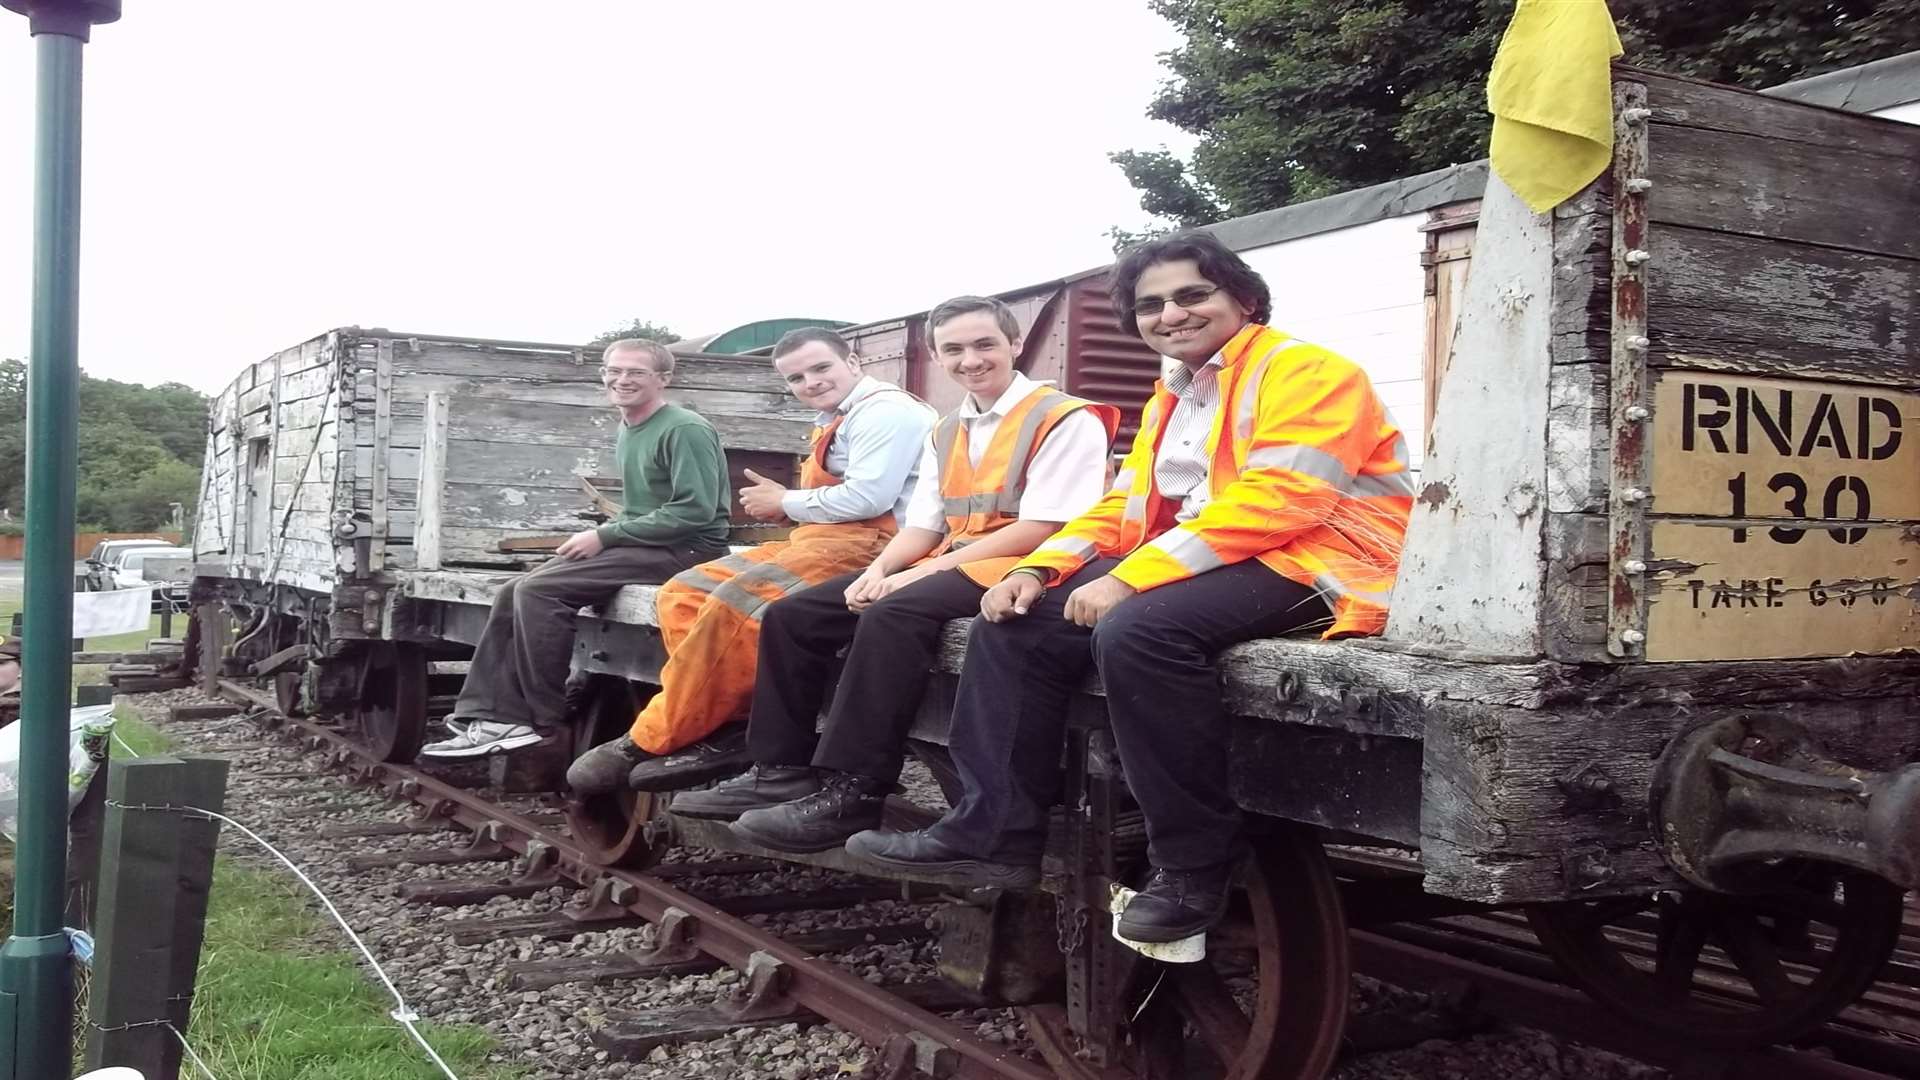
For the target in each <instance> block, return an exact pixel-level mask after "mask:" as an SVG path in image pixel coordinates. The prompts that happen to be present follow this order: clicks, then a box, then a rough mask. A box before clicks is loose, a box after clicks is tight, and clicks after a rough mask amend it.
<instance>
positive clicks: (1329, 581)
mask: <svg viewBox="0 0 1920 1080" xmlns="http://www.w3.org/2000/svg"><path fill="white" fill-rule="evenodd" d="M1313 585H1314V588H1316V589H1319V590H1320V591H1321V592H1322V593H1330V594H1332V595H1334V596H1350V597H1358V598H1359V599H1362V600H1365V601H1367V602H1368V603H1371V604H1376V605H1379V606H1381V607H1385V606H1386V603H1387V600H1388V598H1389V597H1391V596H1392V595H1393V587H1392V586H1391V585H1389V586H1388V587H1387V588H1385V589H1361V588H1356V587H1355V586H1352V585H1349V584H1347V583H1346V582H1344V581H1341V580H1340V579H1339V578H1337V577H1334V576H1333V575H1332V574H1331V573H1326V572H1322V573H1319V574H1315V575H1314V577H1313Z"/></svg>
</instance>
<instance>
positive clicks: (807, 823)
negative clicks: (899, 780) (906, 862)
mask: <svg viewBox="0 0 1920 1080" xmlns="http://www.w3.org/2000/svg"><path fill="white" fill-rule="evenodd" d="M890 786H892V785H889V784H886V783H884V782H882V781H879V780H875V779H872V778H870V777H865V776H850V775H848V774H846V773H833V774H831V775H829V776H828V777H827V779H826V781H825V782H824V784H823V785H822V786H821V788H820V790H819V791H816V792H814V793H813V794H811V795H809V796H807V797H806V798H804V799H795V800H794V801H792V802H789V803H781V804H780V805H779V806H768V807H764V808H762V809H759V810H749V811H747V812H746V813H744V814H742V815H740V818H739V820H737V821H735V822H734V823H733V835H735V836H737V837H739V838H740V839H742V840H745V841H747V842H748V843H750V844H758V845H759V846H761V847H764V848H772V849H773V850H774V851H785V852H788V853H790V854H796V855H805V854H810V853H812V852H816V851H830V850H832V849H834V848H837V847H841V846H843V845H845V844H846V842H847V837H849V836H852V835H853V834H854V833H857V832H860V831H862V830H864V829H872V828H875V827H877V826H878V825H879V824H880V817H881V814H882V812H883V811H884V810H885V809H886V806H887V789H888V788H889V787H890Z"/></svg>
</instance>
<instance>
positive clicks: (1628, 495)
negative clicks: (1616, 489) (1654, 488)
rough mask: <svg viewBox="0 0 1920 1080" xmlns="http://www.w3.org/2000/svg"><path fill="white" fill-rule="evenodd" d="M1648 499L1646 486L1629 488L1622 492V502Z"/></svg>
mask: <svg viewBox="0 0 1920 1080" xmlns="http://www.w3.org/2000/svg"><path fill="white" fill-rule="evenodd" d="M1646 499H1647V489H1646V488H1628V489H1627V490H1625V491H1623V492H1621V493H1620V501H1621V502H1630V503H1637V502H1645V501H1646Z"/></svg>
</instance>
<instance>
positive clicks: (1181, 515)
mask: <svg viewBox="0 0 1920 1080" xmlns="http://www.w3.org/2000/svg"><path fill="white" fill-rule="evenodd" d="M1113 298H1114V307H1115V309H1116V313H1117V314H1119V315H1120V317H1121V322H1122V324H1123V325H1129V326H1132V327H1133V328H1134V329H1135V332H1137V333H1138V334H1139V335H1140V337H1141V338H1142V339H1144V340H1145V341H1146V342H1147V343H1148V344H1149V345H1152V346H1153V348H1154V349H1155V351H1157V352H1159V353H1161V354H1162V355H1163V356H1166V357H1168V358H1169V359H1170V360H1171V361H1173V362H1172V363H1170V364H1168V365H1167V367H1166V376H1165V378H1164V379H1163V380H1162V382H1161V384H1160V385H1159V386H1157V387H1156V388H1155V391H1154V395H1153V397H1152V399H1151V400H1150V401H1148V403H1147V406H1146V411H1145V413H1144V415H1143V416H1142V418H1141V424H1140V433H1139V435H1138V436H1137V437H1136V438H1135V440H1134V443H1133V449H1132V450H1131V451H1129V452H1128V454H1127V457H1126V460H1125V461H1124V462H1123V463H1122V464H1121V467H1120V474H1119V476H1118V477H1117V478H1116V480H1115V482H1114V485H1113V488H1112V490H1110V491H1108V492H1107V494H1106V496H1105V497H1104V498H1102V499H1101V500H1100V502H1099V503H1098V504H1097V505H1095V506H1094V508H1093V509H1092V510H1090V511H1088V512H1087V513H1085V514H1082V515H1081V516H1080V517H1078V518H1075V519H1074V520H1073V521H1070V522H1068V523H1067V525H1066V526H1065V527H1064V528H1062V529H1061V530H1060V531H1059V532H1058V533H1056V534H1054V536H1052V537H1051V538H1049V539H1048V540H1047V541H1046V542H1045V543H1043V544H1041V545H1040V546H1039V547H1038V548H1037V549H1035V551H1034V553H1033V554H1032V555H1030V556H1028V557H1027V558H1026V559H1025V560H1023V561H1022V562H1021V563H1020V564H1019V566H1017V567H1016V568H1014V570H1013V571H1011V572H1010V573H1009V574H1008V575H1007V576H1006V577H1005V578H1003V579H1002V580H1001V581H1000V583H999V584H997V585H995V586H994V587H993V588H992V589H990V590H988V592H987V594H986V596H985V597H983V598H982V600H981V604H980V612H981V616H982V619H981V620H980V621H977V622H975V623H974V628H973V632H972V634H971V635H970V637H969V639H968V643H967V658H966V664H965V667H964V668H963V670H962V672H961V676H960V687H959V691H958V694H957V696H956V699H955V703H954V711H953V725H952V728H951V731H950V733H949V748H950V749H951V751H952V753H953V759H954V765H955V766H956V770H957V772H958V773H959V775H960V779H961V781H962V782H963V783H964V785H965V788H966V793H965V796H964V797H963V798H962V799H961V800H960V803H959V805H957V806H956V807H954V808H953V809H952V810H951V811H949V812H948V813H947V815H946V816H945V817H944V818H942V819H941V820H940V821H938V822H936V823H935V824H934V825H932V826H931V827H929V828H927V829H922V830H918V831H916V832H909V833H898V832H888V831H881V830H869V831H866V832H861V833H856V834H855V835H854V836H853V837H852V838H850V839H849V840H848V841H847V850H848V851H849V852H851V853H853V854H854V855H856V856H857V857H861V858H864V859H867V860H871V861H872V862H874V863H876V864H879V865H881V866H885V867H888V868H891V869H895V870H909V871H912V870H919V871H932V872H937V873H943V874H955V875H962V876H966V877H969V878H971V879H974V880H977V881H979V882H980V883H982V884H996V885H1004V886H1012V887H1026V886H1029V885H1031V884H1033V883H1034V882H1036V881H1037V880H1038V878H1039V864H1040V852H1041V847H1042V845H1043V843H1044V841H1045V839H1046V827H1047V812H1048V808H1049V804H1050V802H1051V799H1052V794H1053V792H1054V790H1055V789H1056V787H1057V783H1056V781H1057V779H1058V762H1059V759H1060V743H1061V738H1062V734H1063V731H1064V728H1065V713H1066V706H1067V701H1068V698H1069V697H1070V695H1072V694H1075V693H1077V692H1078V691H1079V687H1080V684H1081V682H1082V680H1083V679H1084V678H1085V677H1086V675H1087V672H1088V669H1089V668H1094V669H1097V670H1098V672H1099V675H1100V678H1101V681H1102V682H1103V683H1104V685H1105V687H1106V704H1107V712H1108V715H1109V717H1110V718H1111V721H1112V725H1113V737H1114V742H1115V744H1116V746H1117V748H1118V750H1119V753H1120V759H1121V763H1122V765H1123V767H1124V769H1125V773H1126V779H1127V786H1128V788H1129V789H1130V790H1131V791H1132V793H1133V796H1134V798H1135V800H1136V801H1138V803H1139V804H1140V809H1141V812H1142V814H1143V815H1144V817H1145V819H1146V827H1147V841H1148V847H1147V856H1148V859H1149V861H1150V862H1151V863H1152V864H1153V868H1154V874H1153V877H1152V878H1151V879H1150V881H1149V882H1148V884H1147V886H1146V887H1145V888H1144V889H1142V890H1141V891H1140V893H1139V894H1138V895H1136V896H1135V897H1134V898H1133V900H1132V901H1131V902H1130V903H1129V904H1128V905H1127V908H1126V910H1125V912H1124V913H1122V915H1121V917H1120V920H1119V923H1118V925H1117V927H1116V928H1117V930H1118V931H1119V933H1120V934H1121V936H1123V937H1125V938H1128V939H1130V940H1134V941H1151V942H1165V941H1177V940H1180V939H1182V938H1186V937H1190V936H1192V935H1194V934H1196V933H1200V932H1201V931H1204V930H1205V929H1207V928H1208V927H1210V926H1212V925H1213V924H1214V923H1215V922H1217V921H1218V920H1219V919H1220V917H1221V915H1222V914H1223V913H1224V912H1225V910H1226V904H1227V897H1228V884H1229V880H1230V877H1231V872H1232V867H1233V864H1234V862H1235V861H1236V860H1237V859H1238V857H1239V855H1240V852H1241V842H1240V836H1239V811H1238V809H1237V807H1236V806H1235V805H1234V802H1233V798H1232V796H1231V795H1230V794H1229V791H1228V783H1227V764H1228V734H1229V724H1228V720H1229V718H1228V714H1227V711H1226V707H1225V705H1224V703H1223V702H1222V701H1221V696H1220V686H1219V683H1218V681H1217V677H1216V674H1215V671H1214V667H1213V656H1214V654H1215V653H1217V652H1219V651H1220V650H1221V649H1223V648H1225V647H1226V646H1228V645H1231V644H1234V643H1235V642H1239V641H1245V640H1247V639H1249V638H1257V637H1271V636H1274V635H1276V634H1283V633H1286V632H1288V631H1291V630H1297V629H1300V628H1302V627H1306V626H1314V625H1323V626H1324V627H1325V629H1324V636H1327V637H1335V636H1341V635H1350V634H1373V633H1378V632H1379V631H1380V630H1381V629H1382V628H1383V627H1384V626H1385V624H1386V619H1387V597H1388V593H1389V592H1390V590H1391V588H1392V585H1393V579H1394V574H1395V572H1396V571H1397V569H1398V566H1399V558H1400V548H1401V544H1402V542H1403V540H1404V538H1405V535H1406V523H1407V517H1408V515H1409V513H1410V512H1411V510H1412V506H1413V487H1412V483H1411V481H1410V478H1409V477H1408V474H1407V449H1406V441H1405V439H1403V438H1402V437H1401V434H1400V430H1399V428H1397V427H1395V426H1394V423H1393V419H1392V418H1391V417H1390V416H1389V415H1388V414H1387V409H1386V406H1384V405H1383V404H1381V402H1380V399H1379V397H1378V396H1377V395H1376V394H1375V393H1374V389H1373V386H1372V384H1371V383H1370V382H1369V381H1368V379H1367V376H1366V374H1365V373H1364V372H1363V371H1361V370H1360V368H1359V367H1358V366H1356V365H1355V364H1353V363H1352V362H1351V361H1348V360H1346V359H1343V358H1342V357H1340V356H1337V355H1335V354H1333V353H1331V352H1329V351H1327V350H1326V349H1322V348H1320V347H1318V346H1315V345H1310V344H1308V343H1306V342H1304V341H1299V340H1297V339H1294V338H1291V337H1289V336H1288V335H1286V334H1284V333H1281V332H1280V331H1278V330H1274V329H1272V328H1270V327H1268V326H1266V325H1264V323H1265V322H1266V320H1267V318H1268V313H1269V311H1270V309H1271V300H1270V298H1269V295H1268V291H1267V286H1266V283H1265V282H1264V281H1262V280H1261V279H1260V277H1259V275H1257V274H1255V273H1254V272H1253V270H1252V269H1251V268H1249V267H1248V266H1247V264H1246V263H1245V262H1244V261H1242V260H1241V259H1240V257H1239V256H1238V255H1235V254H1234V253H1233V252H1232V251H1231V250H1229V249H1228V248H1227V247H1226V246H1225V245H1224V244H1222V243H1220V241H1218V240H1216V239H1214V238H1213V237H1212V236H1211V235H1209V234H1206V233H1198V232H1189V233H1179V234H1175V235H1173V236H1168V237H1162V238H1159V239H1156V240H1151V241H1148V242H1147V243H1145V244H1142V245H1140V246H1139V247H1136V248H1134V249H1133V250H1132V251H1129V252H1128V253H1127V254H1126V255H1125V256H1124V257H1122V258H1121V260H1120V261H1119V263H1118V264H1117V265H1116V266H1115V267H1114V273H1113Z"/></svg>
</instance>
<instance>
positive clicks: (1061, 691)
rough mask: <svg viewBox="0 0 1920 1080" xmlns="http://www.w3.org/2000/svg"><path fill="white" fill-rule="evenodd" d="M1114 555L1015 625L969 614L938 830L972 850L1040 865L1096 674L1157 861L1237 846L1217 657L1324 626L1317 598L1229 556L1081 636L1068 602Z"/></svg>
mask: <svg viewBox="0 0 1920 1080" xmlns="http://www.w3.org/2000/svg"><path fill="white" fill-rule="evenodd" d="M1118 562H1119V560H1117V559H1099V560H1096V561H1094V562H1092V563H1089V564H1088V565H1086V566H1085V567H1083V568H1081V570H1080V572H1079V573H1076V574H1074V575H1073V576H1072V577H1070V578H1068V579H1067V580H1066V581H1064V582H1062V583H1061V584H1059V585H1057V586H1055V587H1054V588H1052V589H1050V590H1048V592H1047V595H1046V596H1045V597H1043V598H1042V599H1041V600H1040V602H1039V603H1037V604H1035V605H1034V607H1033V609H1032V610H1031V611H1029V612H1028V613H1027V614H1026V615H1025V616H1023V617H1021V618H1018V619H1014V620H1012V621H1010V622H1003V623H990V622H987V621H986V620H985V619H979V620H976V621H975V622H974V624H973V628H972V635H971V636H970V637H969V639H968V641H967V661H966V667H965V669H964V670H963V671H962V672H961V674H960V689H959V694H958V696H957V698H956V700H955V702H954V710H953V727H952V729H951V733H950V736H949V744H948V748H949V749H950V750H951V751H952V753H953V762H954V765H955V767H956V768H957V769H958V771H959V773H960V778H961V780H962V781H964V782H965V784H966V796H965V797H964V798H963V799H961V801H960V805H959V806H956V807H954V809H953V810H951V811H950V812H948V814H947V816H946V817H944V818H942V819H941V820H940V821H939V822H938V823H937V824H936V825H935V826H934V831H935V835H936V836H937V837H938V838H939V839H940V840H942V841H944V842H946V843H947V844H949V845H951V846H953V847H955V848H958V849H960V850H962V851H965V852H967V853H969V854H972V855H975V856H979V857H985V858H997V859H1003V860H1006V861H1015V862H1031V861H1034V860H1036V859H1038V858H1039V855H1040V851H1041V848H1042V846H1043V845H1044V843H1045V841H1046V828H1047V811H1048V809H1049V807H1050V806H1051V804H1052V802H1053V798H1054V793H1055V791H1056V790H1057V789H1058V786H1059V771H1060V770H1059V762H1060V748H1061V740H1062V738H1063V736H1064V732H1065V726H1066V710H1067V701H1068V699H1069V697H1070V696H1071V695H1072V694H1073V693H1075V692H1076V691H1077V689H1078V687H1079V686H1080V684H1081V681H1082V680H1084V679H1085V678H1086V676H1087V672H1088V669H1090V668H1094V669H1098V671H1099V673H1100V679H1101V682H1102V683H1103V684H1104V685H1105V687H1106V693H1107V713H1108V716H1109V718H1110V720H1111V722H1112V725H1113V738H1114V743H1115V745H1116V747H1117V748H1118V749H1119V751H1120V763H1121V766H1122V768H1123V769H1124V770H1125V772H1126V778H1127V787H1128V789H1129V790H1131V791H1132V793H1133V796H1134V799H1135V800H1136V801H1138V802H1139V804H1140V809H1141V811H1142V812H1143V813H1144V815H1145V817H1146V824H1147V845H1148V846H1147V855H1148V858H1150V859H1151V860H1152V862H1153V864H1154V865H1155V866H1157V867H1163V868H1165V869H1169V870H1193V869H1198V868H1200V867H1204V866H1211V865H1214V864H1216V863H1219V862H1223V861H1225V860H1227V859H1230V858H1233V857H1234V856H1235V855H1236V854H1237V852H1238V845H1239V825H1240V812H1239V809H1238V808H1237V807H1236V806H1235V805H1234V802H1233V797H1232V795H1231V794H1230V793H1229V792H1228V777H1227V764H1228V753H1229V747H1228V741H1229V735H1230V722H1231V718H1230V717H1229V716H1228V714H1227V710H1226V706H1225V705H1224V703H1223V702H1222V701H1221V699H1220V684H1219V679H1218V676H1217V675H1216V673H1215V671H1214V667H1213V657H1214V654H1215V653H1218V652H1219V651H1220V650H1221V649H1224V648H1226V647H1227V646H1229V645H1232V644H1234V643H1236V642H1241V641H1246V640H1248V639H1250V638H1258V637H1273V636H1275V635H1278V634H1283V633H1286V632H1287V631H1289V630H1295V629H1298V628H1300V627H1302V626H1307V625H1310V624H1313V623H1316V622H1325V621H1326V619H1327V617H1328V615H1329V611H1328V609H1327V605H1326V603H1325V601H1323V600H1321V599H1320V597H1319V595H1318V594H1317V593H1315V592H1314V590H1313V589H1311V588H1309V587H1308V586H1305V585H1301V584H1299V583H1297V582H1294V581H1289V580H1288V579H1286V578H1284V577H1281V576H1280V575H1279V574H1276V573H1274V572H1273V571H1271V570H1269V569H1267V568H1266V567H1265V566H1263V565H1261V564H1260V563H1258V562H1253V561H1248V562H1243V563H1236V564H1234V565H1232V566H1226V567H1222V568H1220V569H1218V570H1213V571H1209V572H1207V573H1204V574H1201V575H1199V576H1197V577H1193V578H1189V579H1187V580H1186V581H1181V582H1176V583H1174V584H1171V585H1163V586H1161V587H1160V588H1157V589H1150V590H1148V591H1146V592H1143V593H1139V594H1137V595H1135V596H1131V597H1129V598H1127V599H1126V600H1124V601H1122V602H1121V603H1119V604H1117V605H1115V606H1114V608H1113V609H1112V610H1111V611H1109V612H1107V615H1106V617H1105V618H1103V619H1101V620H1100V622H1099V623H1098V624H1097V625H1096V626H1095V627H1094V628H1093V629H1091V630H1089V629H1087V628H1086V627H1083V626H1078V625H1076V624H1074V623H1072V622H1069V621H1067V619H1066V618H1065V616H1064V612H1065V609H1066V603H1067V597H1068V596H1069V595H1071V594H1072V592H1073V590H1074V589H1076V588H1078V587H1079V586H1081V585H1085V584H1087V583H1088V582H1091V581H1094V580H1096V579H1098V578H1100V577H1103V576H1105V575H1106V573H1107V571H1109V570H1111V569H1112V568H1113V567H1114V566H1116V565H1117V564H1118Z"/></svg>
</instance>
